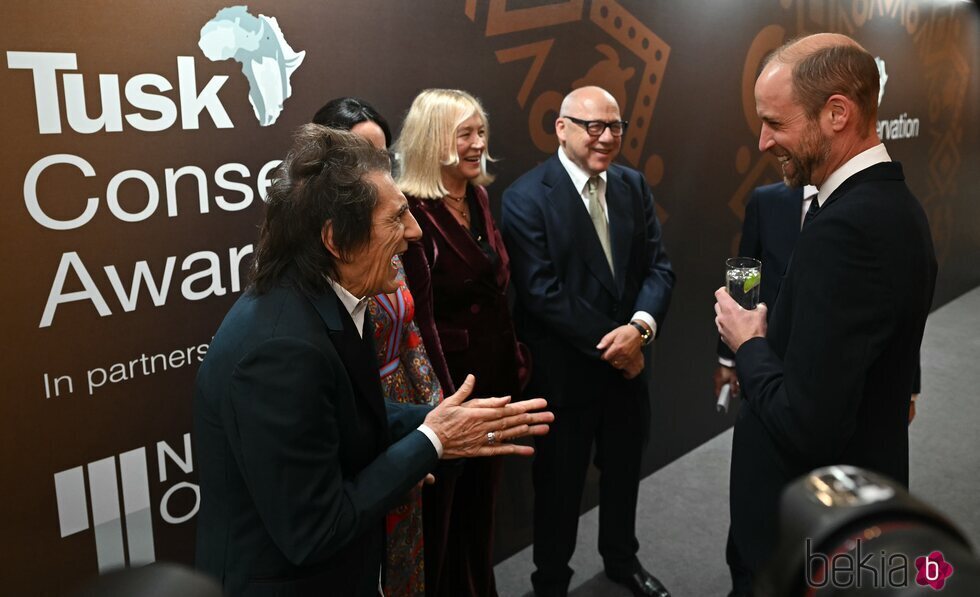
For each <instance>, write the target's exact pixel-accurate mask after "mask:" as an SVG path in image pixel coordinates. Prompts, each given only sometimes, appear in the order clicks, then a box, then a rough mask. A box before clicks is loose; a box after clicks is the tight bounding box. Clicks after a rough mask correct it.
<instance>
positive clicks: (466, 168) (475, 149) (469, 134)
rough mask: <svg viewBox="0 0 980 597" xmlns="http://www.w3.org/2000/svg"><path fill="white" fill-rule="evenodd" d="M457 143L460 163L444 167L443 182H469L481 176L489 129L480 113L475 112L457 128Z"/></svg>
mask: <svg viewBox="0 0 980 597" xmlns="http://www.w3.org/2000/svg"><path fill="white" fill-rule="evenodd" d="M455 143H456V155H457V156H459V162H458V163H456V164H453V165H449V166H443V167H442V177H443V180H444V181H446V182H449V181H456V182H467V181H470V180H473V179H474V178H476V177H478V176H480V173H481V172H482V171H483V166H482V164H483V159H484V155H485V154H486V151H487V127H486V123H484V122H483V118H482V117H481V116H480V114H479V113H477V112H474V113H473V114H472V115H471V116H470V117H469V118H467V119H466V120H464V121H463V122H461V123H460V124H459V126H458V127H456V132H455ZM446 186H455V185H446Z"/></svg>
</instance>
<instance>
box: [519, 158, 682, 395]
mask: <svg viewBox="0 0 980 597" xmlns="http://www.w3.org/2000/svg"><path fill="white" fill-rule="evenodd" d="M606 204H607V211H608V214H609V236H610V242H611V245H612V255H613V263H614V272H610V269H609V264H608V262H607V261H606V257H605V254H604V253H603V250H602V246H601V245H600V244H599V237H598V236H597V235H596V233H595V228H594V227H593V224H592V220H591V219H590V217H589V213H588V210H587V209H586V207H585V204H584V202H583V201H582V197H581V194H580V193H579V191H578V190H577V189H575V188H574V187H573V186H572V182H571V179H570V178H569V176H568V173H567V172H566V171H565V169H564V167H563V166H562V164H561V162H560V161H559V159H558V156H557V155H553V156H552V157H550V158H549V159H548V160H546V161H545V162H543V163H542V164H540V165H539V166H537V167H536V168H534V169H533V170H531V171H530V172H528V173H526V174H525V175H524V176H522V177H520V178H519V179H517V180H516V181H515V182H514V183H513V184H512V185H511V186H510V187H509V188H508V189H507V190H506V191H505V192H504V200H503V207H502V212H501V217H500V229H501V232H502V233H503V237H504V242H505V243H506V244H507V250H508V251H509V252H510V259H511V275H512V278H513V282H514V288H515V289H516V291H517V303H516V305H515V313H514V318H515V322H516V324H517V328H518V335H519V336H520V338H521V340H522V341H523V342H525V343H527V345H528V346H529V348H530V349H531V356H532V357H533V358H534V363H535V366H534V369H533V372H532V376H531V385H530V386H529V387H528V393H529V394H530V395H544V396H545V397H546V398H547V399H548V401H549V403H550V404H551V405H552V406H554V407H557V408H560V407H562V406H572V405H575V404H582V403H588V402H590V401H596V400H601V399H602V396H603V395H604V391H607V390H608V389H609V388H610V387H611V386H612V385H613V384H619V383H622V381H623V380H622V376H621V374H620V373H619V372H618V371H616V370H614V369H613V368H612V367H611V366H610V365H608V364H607V363H605V362H603V361H601V360H600V359H599V356H600V355H599V351H598V350H597V349H596V344H598V343H599V340H601V339H602V337H603V336H604V335H605V334H607V333H608V332H609V331H611V330H612V329H613V328H615V327H617V326H620V325H623V324H625V323H627V322H628V321H629V320H630V318H631V317H632V316H633V314H634V313H635V312H636V311H646V312H647V313H649V314H650V315H652V316H653V318H654V320H656V322H657V332H658V333H659V332H660V330H661V329H662V327H663V321H664V317H665V316H666V314H667V307H668V306H669V304H670V296H671V291H672V289H673V285H674V272H673V271H672V270H671V266H670V261H669V260H668V259H667V253H666V252H665V251H664V247H663V243H662V239H661V230H660V222H659V221H658V220H657V217H656V211H655V208H654V203H653V195H652V194H651V192H650V189H649V187H648V186H647V184H646V181H645V180H644V179H643V176H642V175H640V173H639V172H637V171H635V170H632V169H630V168H625V167H623V166H619V165H617V164H613V165H611V166H610V167H609V170H608V171H607V181H606ZM645 373H646V371H644V374H641V375H640V376H638V377H636V378H634V379H633V380H631V383H630V384H627V385H628V386H629V388H631V391H636V392H640V393H642V395H644V396H645V395H646V391H647V390H646V383H647V382H646V375H645Z"/></svg>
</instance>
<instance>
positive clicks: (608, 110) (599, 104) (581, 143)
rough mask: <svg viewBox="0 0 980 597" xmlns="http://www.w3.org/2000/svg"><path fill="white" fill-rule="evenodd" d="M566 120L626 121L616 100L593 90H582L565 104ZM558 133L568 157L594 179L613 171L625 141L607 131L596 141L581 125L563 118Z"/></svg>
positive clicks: (560, 118)
mask: <svg viewBox="0 0 980 597" xmlns="http://www.w3.org/2000/svg"><path fill="white" fill-rule="evenodd" d="M562 106H563V113H562V116H571V117H574V118H578V119H579V120H601V121H603V122H613V121H617V120H622V119H621V118H620V116H619V106H618V105H617V104H616V100H615V99H614V98H613V97H612V96H611V95H609V94H608V93H606V92H605V91H603V90H601V89H599V88H596V87H592V88H583V89H578V90H576V91H574V92H572V95H570V96H569V98H567V99H566V101H565V102H563V104H562ZM555 133H557V134H558V140H559V141H560V142H561V146H562V147H563V148H564V150H565V155H567V156H568V158H569V159H571V160H572V161H573V162H575V164H577V165H578V167H579V168H581V169H582V170H585V171H586V172H588V173H589V175H590V176H595V175H596V174H599V173H601V172H605V171H606V170H608V169H609V164H610V163H612V161H613V160H614V159H616V156H617V155H618V154H619V148H620V146H621V145H622V141H623V138H622V137H614V136H613V134H612V133H611V132H610V131H609V128H608V127H607V128H606V129H605V130H603V131H602V134H601V135H599V136H598V137H593V136H591V135H589V133H588V132H587V131H586V130H585V128H583V127H582V126H581V125H579V124H577V123H575V122H572V121H571V120H569V119H567V118H563V117H559V118H558V120H557V121H556V122H555Z"/></svg>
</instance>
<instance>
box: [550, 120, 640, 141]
mask: <svg viewBox="0 0 980 597" xmlns="http://www.w3.org/2000/svg"><path fill="white" fill-rule="evenodd" d="M562 118H567V119H568V120H571V121H572V122H574V123H575V124H577V125H579V126H580V127H582V128H584V129H585V132H587V133H588V134H589V135H590V136H592V137H601V136H602V133H604V132H605V131H606V129H607V128H608V129H609V132H610V133H612V136H613V137H622V136H623V133H625V132H626V127H627V126H629V121H626V120H614V121H612V122H605V121H602V120H582V119H580V118H575V117H574V116H562Z"/></svg>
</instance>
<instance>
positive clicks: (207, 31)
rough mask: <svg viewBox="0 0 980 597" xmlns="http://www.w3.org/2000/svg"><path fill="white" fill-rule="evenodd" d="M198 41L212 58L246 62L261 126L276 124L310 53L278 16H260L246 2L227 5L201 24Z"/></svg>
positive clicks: (244, 67)
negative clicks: (292, 40) (292, 39)
mask: <svg viewBox="0 0 980 597" xmlns="http://www.w3.org/2000/svg"><path fill="white" fill-rule="evenodd" d="M197 45H198V47H199V48H201V51H202V52H204V55H205V56H206V57H207V58H208V59H209V60H211V61H212V62H217V61H220V60H228V59H229V58H230V59H232V60H234V61H235V62H238V63H239V64H241V65H242V74H244V75H245V79H246V80H247V81H248V101H249V103H251V104H252V109H253V110H254V111H255V118H256V119H257V120H258V121H259V124H260V125H261V126H269V125H272V124H275V122H276V120H277V119H278V118H279V115H280V114H281V113H282V109H283V103H284V102H285V101H286V100H287V99H289V97H290V96H291V95H292V94H293V89H292V85H291V84H290V77H291V76H292V75H293V73H294V72H296V69H297V68H299V65H300V64H302V63H303V59H304V58H305V57H306V52H305V51H301V52H296V51H294V50H293V49H292V48H291V47H290V46H289V42H287V41H286V38H285V36H283V34H282V29H280V28H279V23H278V22H277V21H276V18H275V17H267V16H265V15H263V14H260V15H259V16H257V17H256V16H254V15H252V14H251V13H249V12H248V7H246V6H232V7H230V8H223V9H221V10H219V11H218V13H217V14H216V15H215V16H214V18H213V19H211V20H210V21H208V22H207V23H205V25H204V27H201V37H200V40H199V41H198V42H197Z"/></svg>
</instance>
